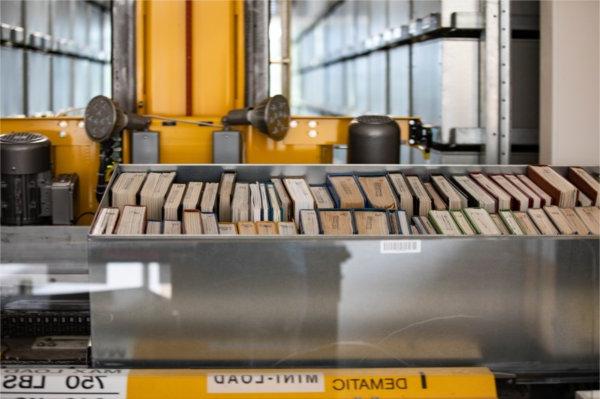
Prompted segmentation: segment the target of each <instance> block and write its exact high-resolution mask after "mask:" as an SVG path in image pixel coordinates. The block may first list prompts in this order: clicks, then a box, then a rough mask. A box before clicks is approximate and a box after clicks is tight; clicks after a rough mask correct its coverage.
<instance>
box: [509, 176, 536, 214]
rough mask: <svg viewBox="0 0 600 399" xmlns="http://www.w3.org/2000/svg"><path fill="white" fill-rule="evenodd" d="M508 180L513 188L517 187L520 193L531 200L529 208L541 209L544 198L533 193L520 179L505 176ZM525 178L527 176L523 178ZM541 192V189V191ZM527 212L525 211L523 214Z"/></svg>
mask: <svg viewBox="0 0 600 399" xmlns="http://www.w3.org/2000/svg"><path fill="white" fill-rule="evenodd" d="M503 176H504V177H505V178H506V180H508V181H509V182H510V183H511V184H512V185H513V186H515V187H516V188H517V189H518V190H519V191H520V192H522V193H523V194H524V195H525V196H526V197H528V198H529V206H528V207H529V208H540V207H541V206H542V198H541V197H540V196H539V195H538V194H537V193H536V192H535V191H533V190H532V189H531V188H530V187H529V186H528V185H526V184H525V183H524V182H523V180H521V179H519V178H518V177H517V176H515V175H503ZM523 177H525V176H523ZM532 184H533V182H532ZM540 190H541V189H540ZM525 211H527V209H525V210H524V211H522V212H525Z"/></svg>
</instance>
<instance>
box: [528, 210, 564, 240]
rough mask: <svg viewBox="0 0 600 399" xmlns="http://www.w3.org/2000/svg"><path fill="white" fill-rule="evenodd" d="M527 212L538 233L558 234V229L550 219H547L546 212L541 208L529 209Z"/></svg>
mask: <svg viewBox="0 0 600 399" xmlns="http://www.w3.org/2000/svg"><path fill="white" fill-rule="evenodd" d="M527 214H528V215H529V217H530V218H531V220H532V221H533V224H535V227H537V229H538V230H539V232H540V233H542V234H543V235H551V236H552V235H558V230H557V229H556V227H554V225H553V224H552V222H551V221H550V219H548V216H547V215H546V212H544V210H543V209H529V210H527Z"/></svg>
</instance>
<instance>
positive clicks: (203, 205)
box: [200, 183, 219, 213]
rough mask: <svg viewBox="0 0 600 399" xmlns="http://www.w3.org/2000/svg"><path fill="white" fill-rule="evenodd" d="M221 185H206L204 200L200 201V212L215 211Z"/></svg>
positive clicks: (203, 194)
mask: <svg viewBox="0 0 600 399" xmlns="http://www.w3.org/2000/svg"><path fill="white" fill-rule="evenodd" d="M218 192H219V183H205V184H204V192H203V193H202V199H201V200H200V212H206V213H211V212H214V211H215V208H216V204H217V194H218Z"/></svg>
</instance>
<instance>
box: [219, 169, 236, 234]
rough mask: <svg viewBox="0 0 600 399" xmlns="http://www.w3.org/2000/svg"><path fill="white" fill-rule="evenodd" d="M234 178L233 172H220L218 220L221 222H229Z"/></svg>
mask: <svg viewBox="0 0 600 399" xmlns="http://www.w3.org/2000/svg"><path fill="white" fill-rule="evenodd" d="M235 178H236V173H235V172H224V173H222V174H221V182H220V184H219V220H220V221H222V222H231V201H232V195H233V187H234V185H235Z"/></svg>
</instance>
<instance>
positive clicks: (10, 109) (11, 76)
mask: <svg viewBox="0 0 600 399" xmlns="http://www.w3.org/2000/svg"><path fill="white" fill-rule="evenodd" d="M2 3H4V2H2ZM0 66H1V69H2V73H0V82H2V97H1V99H0V102H1V105H0V111H1V112H2V116H9V115H22V114H24V113H25V111H24V110H23V50H21V49H15V48H11V47H0Z"/></svg>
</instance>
